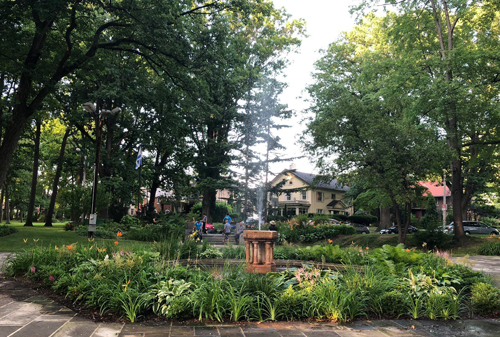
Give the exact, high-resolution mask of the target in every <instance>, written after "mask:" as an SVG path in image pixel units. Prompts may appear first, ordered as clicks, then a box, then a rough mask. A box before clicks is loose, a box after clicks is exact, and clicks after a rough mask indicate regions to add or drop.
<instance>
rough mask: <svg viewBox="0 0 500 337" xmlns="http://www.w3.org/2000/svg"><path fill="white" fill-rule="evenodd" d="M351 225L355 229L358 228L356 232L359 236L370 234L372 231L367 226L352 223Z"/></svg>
mask: <svg viewBox="0 0 500 337" xmlns="http://www.w3.org/2000/svg"><path fill="white" fill-rule="evenodd" d="M349 225H351V226H353V227H354V228H356V232H357V233H358V234H370V229H369V228H368V226H366V225H361V224H359V223H351V224H349Z"/></svg>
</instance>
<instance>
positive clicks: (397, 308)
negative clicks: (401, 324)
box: [380, 290, 408, 318]
mask: <svg viewBox="0 0 500 337" xmlns="http://www.w3.org/2000/svg"><path fill="white" fill-rule="evenodd" d="M380 308H381V310H382V312H383V313H385V314H387V315H390V316H394V317H398V318H399V316H401V315H404V314H406V313H407V312H408V309H407V308H408V307H407V305H406V296H405V295H404V294H403V293H401V292H400V291H398V290H393V291H390V292H388V293H384V294H382V296H381V297H380Z"/></svg>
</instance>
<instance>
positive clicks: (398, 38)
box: [358, 0, 500, 240]
mask: <svg viewBox="0 0 500 337" xmlns="http://www.w3.org/2000/svg"><path fill="white" fill-rule="evenodd" d="M378 3H379V1H378V0H366V1H362V2H361V5H360V6H359V7H358V10H360V13H363V12H364V10H366V9H368V10H372V9H373V8H374V6H375V5H377V4H378ZM385 5H390V6H391V9H393V10H396V11H397V13H396V14H395V13H388V14H387V15H386V16H385V17H384V19H383V21H384V23H383V24H384V27H385V29H386V32H385V35H384V36H377V37H375V39H377V40H379V42H380V43H381V45H384V46H385V48H386V49H387V50H388V51H389V52H390V53H391V55H397V57H393V61H394V62H393V64H394V65H395V69H394V70H395V71H394V77H396V78H403V76H405V77H406V80H407V81H408V82H411V83H412V84H413V91H412V93H411V94H410V96H409V97H408V98H409V99H411V100H412V101H413V103H412V104H413V114H414V116H415V117H416V118H421V119H422V120H427V121H431V122H433V123H435V124H436V127H437V128H439V130H442V131H443V132H444V134H445V137H446V143H447V147H448V149H449V150H450V152H451V154H452V157H451V159H450V161H449V167H450V170H451V175H452V178H451V183H450V185H451V195H452V206H453V218H454V222H455V224H456V225H455V228H456V230H455V237H456V239H457V240H461V239H462V238H463V237H464V231H463V226H462V220H463V217H464V213H465V211H466V210H467V207H468V205H469V203H470V200H471V198H472V196H473V195H474V194H475V193H478V192H479V191H481V190H482V189H484V188H485V185H486V182H487V181H488V180H489V179H491V178H492V175H493V172H494V170H493V169H492V167H491V164H492V161H494V160H495V157H494V156H492V154H493V153H494V150H493V149H494V145H496V144H500V140H499V139H498V132H496V129H497V126H498V123H499V118H500V112H499V105H498V97H499V94H500V87H499V85H500V64H499V63H498V62H497V60H498V48H499V47H500V41H499V39H498V35H499V34H500V27H499V25H498V19H499V17H500V4H499V3H498V1H493V0H483V1H467V0H457V1H450V0H430V1H426V0H413V1H396V0H389V1H386V2H385ZM380 38H382V39H380ZM389 81H390V80H388V82H389Z"/></svg>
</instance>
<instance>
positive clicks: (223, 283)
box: [7, 242, 500, 322]
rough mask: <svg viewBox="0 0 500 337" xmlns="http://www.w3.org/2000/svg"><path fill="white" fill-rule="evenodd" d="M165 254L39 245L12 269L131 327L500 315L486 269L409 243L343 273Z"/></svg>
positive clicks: (364, 257)
mask: <svg viewBox="0 0 500 337" xmlns="http://www.w3.org/2000/svg"><path fill="white" fill-rule="evenodd" d="M165 245H166V244H165ZM319 249H320V248H317V250H319ZM328 249H330V248H328ZM337 249H339V248H335V249H334V251H337ZM167 251H168V254H172V253H171V251H170V250H163V253H161V251H158V252H155V251H151V250H135V251H127V250H121V249H120V248H119V246H117V245H114V244H113V243H99V244H97V243H96V242H88V243H87V244H85V245H84V244H81V245H76V246H74V245H68V246H63V247H58V248H57V249H56V248H55V247H54V248H43V247H35V248H34V249H32V250H31V251H27V252H24V253H19V254H17V255H15V256H14V257H11V258H10V259H9V265H8V268H7V272H8V274H9V275H10V276H13V277H22V278H24V279H27V280H30V281H33V282H38V283H39V284H41V285H43V286H45V287H47V289H50V291H53V292H55V293H57V294H59V295H61V296H64V297H65V298H66V299H67V300H68V301H71V303H73V305H74V308H76V309H77V310H80V311H81V310H88V309H90V310H92V311H93V312H95V313H96V314H94V315H96V317H97V315H98V316H100V317H108V316H109V317H122V318H124V319H127V320H129V321H132V322H133V321H136V320H138V319H139V318H141V317H147V318H148V319H153V318H152V317H156V316H158V319H162V320H163V319H177V320H192V319H197V320H216V321H228V320H230V321H241V320H251V321H268V320H269V321H274V320H299V319H300V320H302V319H314V320H332V321H339V322H345V321H352V320H356V319H366V318H387V317H391V318H412V319H419V318H430V319H456V318H461V317H462V318H463V317H472V316H476V315H486V316H491V315H494V314H495V313H496V312H498V311H499V310H500V291H499V290H498V289H497V288H494V287H493V286H492V285H491V284H490V283H489V279H488V278H487V277H485V276H484V275H483V274H482V273H480V272H474V271H472V270H471V269H469V268H467V267H465V266H462V265H458V264H453V263H451V262H449V261H448V260H446V259H443V258H441V257H439V256H436V255H435V254H432V253H423V252H419V251H411V250H407V249H404V248H403V247H390V246H384V247H383V248H379V249H374V250H369V251H368V250H363V249H358V250H357V252H358V253H357V254H358V256H357V257H356V259H358V260H359V261H360V263H359V264H357V265H356V264H352V263H344V264H343V266H344V267H343V268H344V270H341V269H340V268H335V269H333V268H330V269H329V268H327V267H326V266H327V265H326V262H323V266H322V265H321V263H319V264H317V265H316V267H314V266H308V267H300V268H290V269H288V270H285V271H282V272H277V273H270V274H266V275H257V274H249V273H246V272H245V271H244V267H243V266H242V265H241V262H240V261H241V260H238V261H234V262H238V263H233V264H229V265H228V264H227V263H226V264H225V265H224V267H216V268H198V267H196V266H187V267H184V266H181V265H180V264H179V263H177V265H172V262H171V261H169V259H168V258H167V255H166V254H167V253H166V252H167ZM326 252H328V250H326ZM355 252H356V249H352V250H351V251H350V252H344V253H342V254H345V256H353V254H354V253H355ZM174 255H177V256H178V254H172V255H170V256H174ZM220 261H221V259H212V260H211V263H212V264H213V265H216V264H217V265H219V263H220ZM225 261H226V262H229V261H227V260H225ZM278 263H282V262H280V261H278ZM283 263H285V264H286V263H287V262H283ZM288 263H289V264H290V263H291V262H288ZM294 263H295V262H294ZM303 263H304V262H297V264H300V265H302V264H303ZM325 267H326V268H325ZM155 315H156V316H155ZM94 319H96V318H94Z"/></svg>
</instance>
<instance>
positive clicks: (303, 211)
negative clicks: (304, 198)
mask: <svg viewBox="0 0 500 337" xmlns="http://www.w3.org/2000/svg"><path fill="white" fill-rule="evenodd" d="M306 213H307V208H299V214H306Z"/></svg>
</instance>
